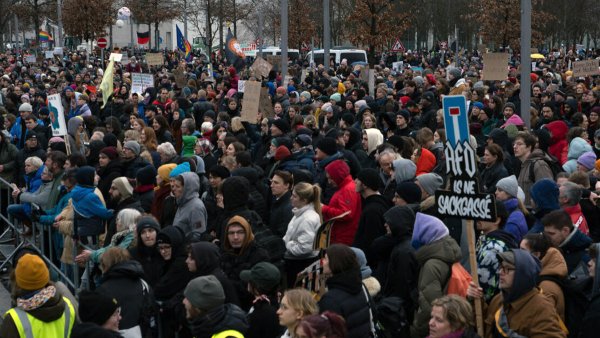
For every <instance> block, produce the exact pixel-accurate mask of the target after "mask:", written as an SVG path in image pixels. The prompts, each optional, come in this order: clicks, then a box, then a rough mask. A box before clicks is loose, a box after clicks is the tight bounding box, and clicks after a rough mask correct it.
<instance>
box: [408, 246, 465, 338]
mask: <svg viewBox="0 0 600 338" xmlns="http://www.w3.org/2000/svg"><path fill="white" fill-rule="evenodd" d="M416 258H417V262H419V266H420V269H421V270H420V271H419V281H418V284H417V287H418V291H419V307H418V309H417V312H416V313H415V319H414V321H413V324H412V326H411V328H410V333H411V337H413V338H416V337H426V336H427V335H428V334H429V319H430V318H431V302H433V301H434V300H435V299H437V298H440V297H442V296H443V295H444V293H445V292H444V289H445V287H446V283H447V282H448V278H449V277H450V265H451V264H453V263H455V262H458V261H460V259H461V250H460V246H459V245H458V244H457V243H456V241H455V240H454V239H453V238H452V237H450V236H449V235H448V236H446V237H444V238H442V239H440V240H437V241H435V242H432V243H430V244H427V245H424V246H422V247H421V248H419V250H418V251H417V253H416Z"/></svg>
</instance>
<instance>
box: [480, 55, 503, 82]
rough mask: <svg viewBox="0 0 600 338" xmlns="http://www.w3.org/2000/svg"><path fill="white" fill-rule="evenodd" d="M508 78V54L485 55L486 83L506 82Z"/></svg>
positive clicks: (484, 76)
mask: <svg viewBox="0 0 600 338" xmlns="http://www.w3.org/2000/svg"><path fill="white" fill-rule="evenodd" d="M507 76H508V54H507V53H485V54H483V79H484V80H486V81H490V80H491V81H493V80H500V81H503V80H506V77H507Z"/></svg>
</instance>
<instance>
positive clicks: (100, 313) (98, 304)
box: [79, 290, 119, 326]
mask: <svg viewBox="0 0 600 338" xmlns="http://www.w3.org/2000/svg"><path fill="white" fill-rule="evenodd" d="M118 308H119V303H118V302H117V300H116V299H114V298H110V297H108V296H106V295H103V294H101V293H99V292H97V291H87V290H83V291H81V293H79V319H81V321H82V322H83V323H95V324H98V325H100V326H102V325H103V324H104V323H106V321H108V319H109V318H110V317H111V316H112V315H113V313H115V311H117V309H118Z"/></svg>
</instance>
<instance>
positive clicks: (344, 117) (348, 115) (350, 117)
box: [342, 113, 354, 127]
mask: <svg viewBox="0 0 600 338" xmlns="http://www.w3.org/2000/svg"><path fill="white" fill-rule="evenodd" d="M342 121H344V122H345V123H346V125H347V126H348V127H351V126H352V125H353V124H354V115H352V113H345V114H343V115H342Z"/></svg>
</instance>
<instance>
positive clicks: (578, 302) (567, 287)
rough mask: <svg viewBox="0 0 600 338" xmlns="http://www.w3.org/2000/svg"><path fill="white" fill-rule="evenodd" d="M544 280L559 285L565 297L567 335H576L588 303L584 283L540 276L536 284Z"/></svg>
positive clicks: (569, 279)
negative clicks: (583, 287) (583, 288)
mask: <svg viewBox="0 0 600 338" xmlns="http://www.w3.org/2000/svg"><path fill="white" fill-rule="evenodd" d="M545 280H548V281H552V282H554V283H556V284H557V285H558V286H560V289H561V290H562V292H563V296H564V299H565V323H564V324H565V325H566V327H567V329H568V330H569V333H568V337H578V336H579V330H580V327H581V324H582V319H583V317H584V315H585V312H586V310H587V308H588V305H589V300H588V298H587V297H586V295H585V293H584V292H583V290H582V284H585V283H577V282H576V280H574V279H571V278H568V277H567V278H558V277H556V276H540V277H539V278H538V285H539V284H540V283H541V282H542V281H545ZM542 291H543V290H542Z"/></svg>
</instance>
